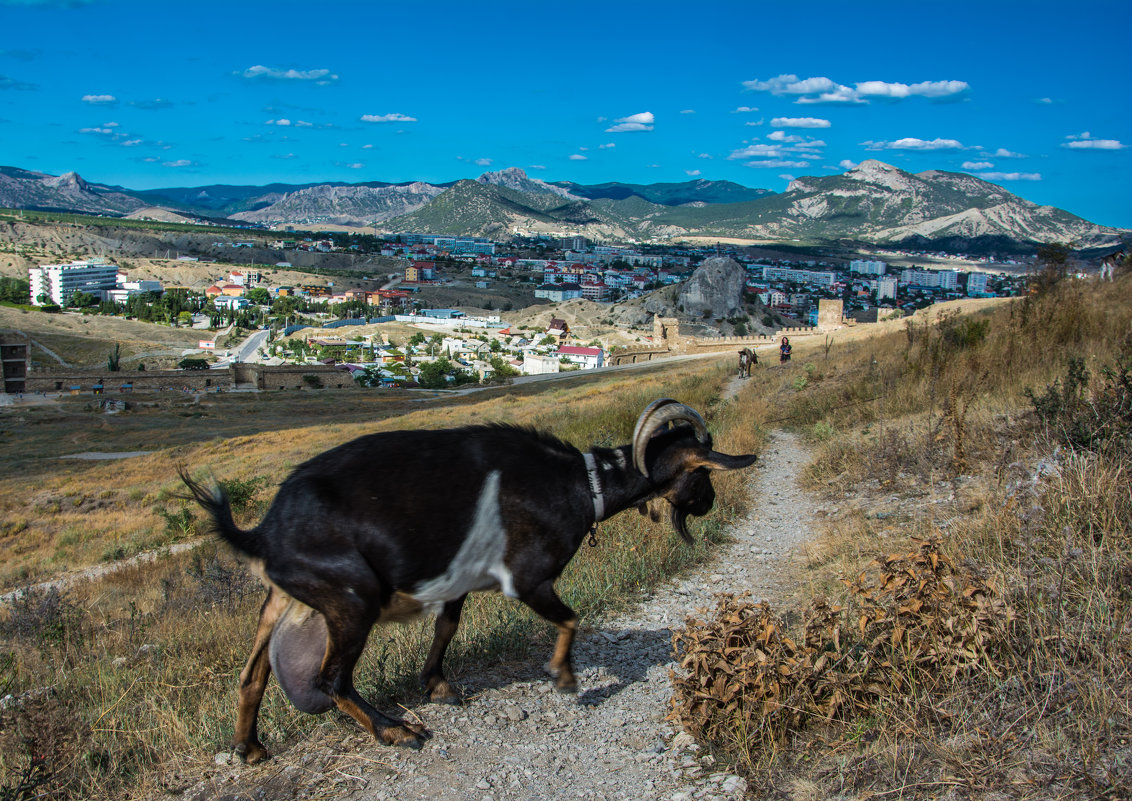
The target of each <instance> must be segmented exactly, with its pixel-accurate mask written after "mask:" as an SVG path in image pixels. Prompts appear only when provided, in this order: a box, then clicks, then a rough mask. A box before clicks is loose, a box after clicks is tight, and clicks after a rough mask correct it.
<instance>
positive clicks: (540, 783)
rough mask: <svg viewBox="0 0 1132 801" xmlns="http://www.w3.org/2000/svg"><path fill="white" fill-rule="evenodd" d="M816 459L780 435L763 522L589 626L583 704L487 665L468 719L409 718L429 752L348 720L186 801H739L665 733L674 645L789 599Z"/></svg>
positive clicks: (767, 455)
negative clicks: (722, 618) (678, 632)
mask: <svg viewBox="0 0 1132 801" xmlns="http://www.w3.org/2000/svg"><path fill="white" fill-rule="evenodd" d="M808 460H809V454H808V452H807V450H806V449H805V448H804V447H803V445H802V444H801V442H800V441H799V440H798V439H797V438H796V437H794V436H793V435H791V434H788V433H785V432H775V433H774V434H773V436H772V439H771V442H770V443H769V445H768V447H767V448H766V449H765V450H764V452H763V453H762V455H761V458H760V461H759V463H758V464H757V466H756V467H755V468H753V469H752V470H751V472H750V479H749V485H748V486H749V491H750V493H751V497H752V499H753V501H754V502H753V508H754V511H753V512H752V513H751V514H750V516H749V517H748V518H747V519H745V520H743V521H741V522H740V523H738V524H737V525H735V526H734V527H733V529H732V530H731V531H730V532H729V542H728V543H727V544H726V545H724V546H721V547H720V548H719V549H718V550H717V552H716V554H715V556H714V558H713V559H712V560H711V561H710V562H709V563H707V564H705V565H703V566H702V567H701V568H700V569H698V570H697V571H696V572H695V573H694V574H691V575H687V576H683V577H680V578H678V579H673V580H671V581H669V582H668V583H666V584H664V585H662V586H661V587H660V588H659V589H658V590H657V591H656V592H655V593H654V594H653V595H652V597H650V598H649V599H648V600H646V601H644V602H642V603H641V604H639V605H638V606H637V607H635V608H634V609H632V610H631V611H629V612H626V613H623V614H616V615H611V616H609V617H607V618H603V619H596V620H589V621H584V622H583V623H584V626H585V628H584V629H583V632H582V634H581V636H580V637H579V640H578V644H577V646H576V648H575V666H576V669H577V673H578V679H579V685H580V686H579V693H578V694H577V695H562V694H559V693H557V692H555V691H554V689H553V686H552V683H551V681H550V680H548V679H547V677H546V676H545V675H543V674H542V671H541V668H540V667H539V664H541V660H538V659H534V660H531V664H518V665H507V666H500V665H486V666H484V667H482V668H480V669H478V670H475V671H473V672H469V673H466V674H465V675H460V676H457V677H454V678H455V679H456V681H457V683H458V684H459V685H460V686H461V687H462V688H463V690H464V692H465V695H466V702H465V703H464V704H463V705H462V706H459V707H449V706H440V705H424V704H422V705H419V706H416V707H414V708H412V709H410V710H408V717H409V718H410V719H411V720H414V721H417V722H420V723H423V724H424V725H425V726H427V727H428V729H429V730H430V731H431V732H432V734H433V739H432V740H431V741H430V742H429V743H428V744H427V745H426V746H425V748H424V749H423V750H422V751H419V752H412V751H400V750H396V749H392V748H387V747H383V746H379V745H376V744H375V743H374V742H373V741H372V740H371V739H370V738H369V737H368V735H365V734H364V733H363V732H362V731H361V730H360V729H359V728H357V727H356V726H354V725H353V724H352V723H351V722H348V721H347V720H345V719H343V720H342V722H341V727H340V729H339V731H340V736H336V737H333V738H331V739H332V740H333V741H327V740H326V739H324V740H321V741H319V742H317V743H316V742H303V743H300V744H298V745H295V746H293V747H291V748H290V749H288V750H286V751H283V752H281V753H278V754H276V756H275V757H274V759H273V760H272V761H270V762H268V763H265V764H262V765H257V766H252V767H248V766H244V765H242V764H240V763H239V762H238V761H237V760H236V759H235V757H234V756H233V755H232V754H230V753H227V752H224V753H220V754H217V756H216V760H215V765H216V768H215V772H214V773H213V775H211V776H209V777H208V778H207V779H206V780H204V781H203V782H199V783H195V784H192V785H191V786H188V787H185V789H183V790H182V792H181V793H180V795H181V797H183V798H188V799H194V801H206V800H212V799H236V798H293V797H312V796H314V797H335V798H349V799H355V800H356V801H384V800H385V799H394V798H396V799H415V798H422V799H423V798H444V799H469V800H473V799H474V801H485V800H486V799H492V801H502V799H546V798H583V799H666V800H669V799H671V800H672V801H685V800H686V799H693V798H697V799H699V798H705V799H724V798H739V797H742V795H743V794H744V792H745V790H746V782H745V781H744V780H743V779H742V778H740V777H739V776H736V775H733V774H731V773H730V772H729V771H728V770H727V769H726V768H725V767H724V766H721V765H717V764H716V763H715V762H714V759H713V758H712V757H711V756H710V755H708V754H707V753H706V752H705V751H703V750H702V749H701V748H700V747H699V746H698V745H696V743H695V742H694V741H693V740H692V738H691V737H689V736H688V735H687V734H684V733H679V732H677V731H676V730H674V728H673V726H672V725H671V724H670V723H668V722H666V720H665V716H666V713H667V712H668V709H669V701H670V698H671V695H672V689H671V683H670V679H669V674H670V671H671V670H673V669H674V668H675V667H676V664H675V662H674V660H673V653H672V645H671V634H672V629H673V628H676V627H678V626H680V625H681V624H682V623H683V621H684V620H685V618H686V617H687V616H689V615H694V614H696V612H697V610H701V609H707V608H710V607H713V606H714V603H715V600H714V598H715V596H716V594H718V593H739V592H750V593H752V594H753V595H754V596H755V597H756V598H767V599H771V600H774V599H778V598H783V597H785V596H786V595H788V593H789V591H790V579H789V576H790V573H791V569H790V566H791V564H792V555H793V554H794V552H795V550H796V549H797V548H798V546H799V545H800V544H801V543H803V542H805V541H806V540H807V539H808V538H809V537H810V535H811V532H812V531H813V528H814V525H815V523H814V516H815V514H816V510H815V504H814V501H813V500H812V499H811V497H810V496H809V495H808V494H807V493H806V492H805V491H804V490H802V489H801V488H800V487H799V485H798V484H797V483H796V477H797V475H798V472H799V471H800V470H801V468H802V467H803V466H804V465H805V464H806V463H807V461H808ZM598 536H599V540H600V529H599V535H598ZM598 547H600V544H599V546H598ZM269 747H270V745H269ZM174 784H175V783H174Z"/></svg>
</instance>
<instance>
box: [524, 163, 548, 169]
mask: <svg viewBox="0 0 1132 801" xmlns="http://www.w3.org/2000/svg"><path fill="white" fill-rule="evenodd" d="M527 169H528V170H545V169H546V165H545V164H531V165H529V166H528V167H527Z"/></svg>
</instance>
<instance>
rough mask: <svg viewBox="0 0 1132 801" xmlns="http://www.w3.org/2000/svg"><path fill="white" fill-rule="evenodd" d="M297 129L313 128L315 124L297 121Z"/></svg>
mask: <svg viewBox="0 0 1132 801" xmlns="http://www.w3.org/2000/svg"><path fill="white" fill-rule="evenodd" d="M295 127H297V128H313V127H314V123H313V122H307V121H306V120H295Z"/></svg>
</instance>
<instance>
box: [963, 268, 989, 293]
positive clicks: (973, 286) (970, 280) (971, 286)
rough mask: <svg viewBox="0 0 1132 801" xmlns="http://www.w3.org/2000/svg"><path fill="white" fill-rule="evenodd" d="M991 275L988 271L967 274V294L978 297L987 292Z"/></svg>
mask: <svg viewBox="0 0 1132 801" xmlns="http://www.w3.org/2000/svg"><path fill="white" fill-rule="evenodd" d="M989 278H990V276H989V275H987V274H986V273H969V274H968V275H967V296H968V297H976V296H981V295H985V294H987V281H988V280H989Z"/></svg>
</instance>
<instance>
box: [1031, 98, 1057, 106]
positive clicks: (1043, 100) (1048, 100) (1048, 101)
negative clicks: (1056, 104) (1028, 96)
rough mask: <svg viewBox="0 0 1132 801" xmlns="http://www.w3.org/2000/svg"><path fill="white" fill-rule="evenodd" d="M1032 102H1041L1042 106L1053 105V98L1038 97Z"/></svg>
mask: <svg viewBox="0 0 1132 801" xmlns="http://www.w3.org/2000/svg"><path fill="white" fill-rule="evenodd" d="M1034 102H1035V103H1041V104H1042V105H1043V106H1052V105H1053V98H1052V97H1039V98H1037V99H1036V100H1035V101H1034Z"/></svg>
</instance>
